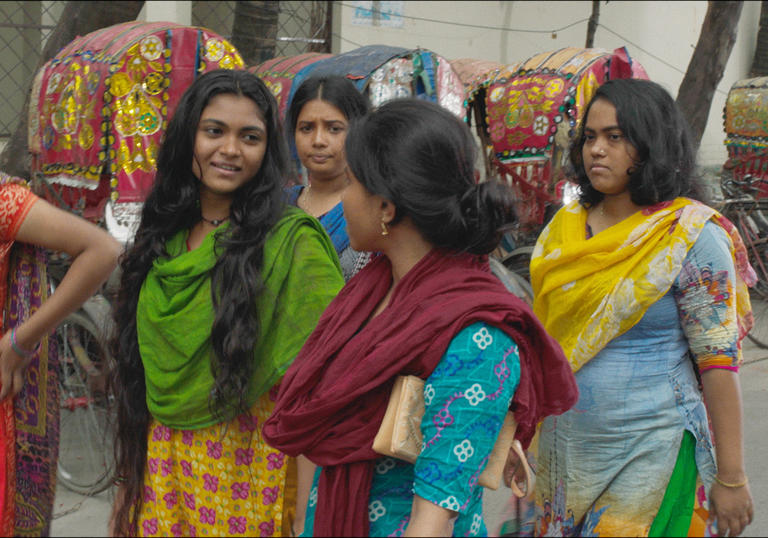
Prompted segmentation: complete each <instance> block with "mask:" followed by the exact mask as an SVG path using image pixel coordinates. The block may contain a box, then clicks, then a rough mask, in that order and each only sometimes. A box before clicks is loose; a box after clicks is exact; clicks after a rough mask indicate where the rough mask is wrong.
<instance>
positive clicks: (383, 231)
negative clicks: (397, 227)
mask: <svg viewBox="0 0 768 538" xmlns="http://www.w3.org/2000/svg"><path fill="white" fill-rule="evenodd" d="M381 235H389V230H387V225H386V223H385V222H384V221H383V220H382V221H381Z"/></svg>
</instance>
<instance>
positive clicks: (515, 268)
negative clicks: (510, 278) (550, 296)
mask: <svg viewBox="0 0 768 538" xmlns="http://www.w3.org/2000/svg"><path fill="white" fill-rule="evenodd" d="M531 254H533V246H530V245H529V246H524V247H518V248H516V249H515V250H513V251H512V252H510V253H509V254H507V255H506V256H504V258H502V260H501V263H503V264H504V267H506V268H507V269H509V270H510V271H512V272H514V273H516V274H518V275H520V276H521V277H523V278H524V279H526V280H530V278H531V276H530V273H531V268H530V266H531Z"/></svg>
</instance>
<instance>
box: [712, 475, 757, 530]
mask: <svg viewBox="0 0 768 538" xmlns="http://www.w3.org/2000/svg"><path fill="white" fill-rule="evenodd" d="M753 516H754V507H753V505H752V493H751V492H750V491H749V485H744V486H742V487H740V488H729V487H726V486H722V485H720V484H718V483H717V482H715V483H714V484H712V488H710V490H709V517H710V519H715V518H716V519H717V534H718V535H719V536H738V535H739V534H741V533H742V532H743V531H744V529H745V528H746V526H747V525H749V524H750V523H752V518H753Z"/></svg>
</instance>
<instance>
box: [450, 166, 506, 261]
mask: <svg viewBox="0 0 768 538" xmlns="http://www.w3.org/2000/svg"><path fill="white" fill-rule="evenodd" d="M459 211H460V214H461V223H462V227H463V228H464V229H465V230H466V233H467V237H468V238H471V240H470V244H469V245H468V247H467V250H468V251H469V252H472V253H475V254H487V253H488V252H490V251H492V250H493V249H494V248H496V246H498V243H499V240H500V239H501V235H502V234H503V233H504V230H505V229H506V228H507V227H508V226H509V225H511V224H512V223H514V221H515V215H514V211H513V209H512V199H511V193H510V192H509V189H508V187H507V186H506V185H503V184H502V183H500V182H498V181H496V180H489V181H485V182H483V183H476V184H474V185H472V186H471V187H469V188H468V189H467V190H466V191H464V194H462V195H461V198H460V199H459Z"/></svg>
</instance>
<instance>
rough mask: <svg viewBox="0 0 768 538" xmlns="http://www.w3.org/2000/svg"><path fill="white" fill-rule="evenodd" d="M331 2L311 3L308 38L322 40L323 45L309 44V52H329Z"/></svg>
mask: <svg viewBox="0 0 768 538" xmlns="http://www.w3.org/2000/svg"><path fill="white" fill-rule="evenodd" d="M332 12H333V7H332V2H330V1H328V2H312V14H311V15H310V32H309V37H311V38H314V39H324V40H325V43H310V44H309V52H331V13H332Z"/></svg>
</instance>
